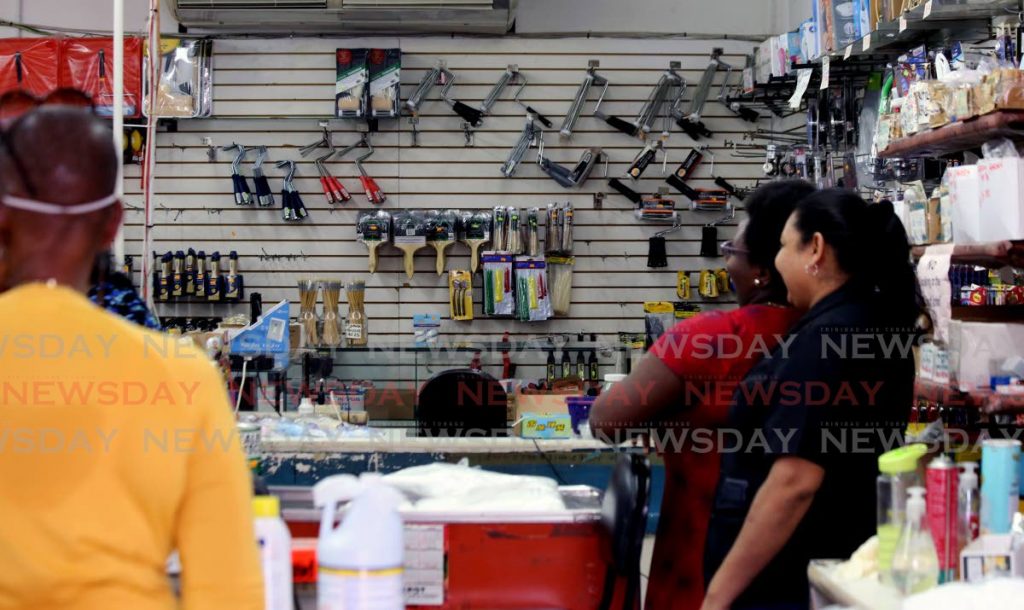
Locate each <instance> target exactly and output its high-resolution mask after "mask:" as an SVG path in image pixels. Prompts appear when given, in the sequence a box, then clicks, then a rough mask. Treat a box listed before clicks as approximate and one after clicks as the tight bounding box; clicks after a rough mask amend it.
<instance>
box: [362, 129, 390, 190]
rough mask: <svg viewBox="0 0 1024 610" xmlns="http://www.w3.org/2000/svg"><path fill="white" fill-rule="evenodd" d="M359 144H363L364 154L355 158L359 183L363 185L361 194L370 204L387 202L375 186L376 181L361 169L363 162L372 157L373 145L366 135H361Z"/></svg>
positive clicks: (378, 187)
mask: <svg viewBox="0 0 1024 610" xmlns="http://www.w3.org/2000/svg"><path fill="white" fill-rule="evenodd" d="M360 144H365V145H366V148H368V149H369V150H367V151H366V154H364V155H361V156H359V157H356V161H355V163H356V168H357V169H358V170H359V181H360V182H362V183H363V192H364V193H366V199H367V201H369V202H370V203H384V202H385V201H387V199H388V198H387V195H385V194H384V191H383V190H381V188H380V186H378V185H377V181H376V180H374V179H373V178H371V177H370V175H369V174H368V173H366V169H365V168H363V161H366V160H367V159H369V158H370V157H372V156H373V144H371V143H370V138H369V136H367V134H363V140H362V142H360Z"/></svg>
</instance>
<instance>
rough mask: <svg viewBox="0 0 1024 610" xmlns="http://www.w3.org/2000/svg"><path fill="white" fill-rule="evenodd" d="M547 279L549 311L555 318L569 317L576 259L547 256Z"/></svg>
mask: <svg viewBox="0 0 1024 610" xmlns="http://www.w3.org/2000/svg"><path fill="white" fill-rule="evenodd" d="M547 263H548V279H549V280H550V281H551V286H550V288H551V311H552V312H553V313H554V315H556V316H567V315H569V307H570V306H571V305H572V270H573V267H574V266H575V265H576V259H575V258H574V257H572V256H549V257H548V258H547Z"/></svg>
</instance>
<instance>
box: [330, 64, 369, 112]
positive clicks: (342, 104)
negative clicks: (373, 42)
mask: <svg viewBox="0 0 1024 610" xmlns="http://www.w3.org/2000/svg"><path fill="white" fill-rule="evenodd" d="M367 55H368V53H367V50H366V49H338V50H337V52H336V53H335V58H336V64H337V71H336V75H337V79H336V82H335V88H334V101H335V104H334V107H335V116H337V117H338V118H341V119H359V118H363V117H365V116H366V103H367V102H366V98H367V96H366V86H367V84H368V83H369V80H370V71H369V67H368V66H367Z"/></svg>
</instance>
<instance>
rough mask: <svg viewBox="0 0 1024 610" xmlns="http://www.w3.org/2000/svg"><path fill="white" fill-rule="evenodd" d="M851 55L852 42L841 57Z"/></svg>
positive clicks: (845, 57)
mask: <svg viewBox="0 0 1024 610" xmlns="http://www.w3.org/2000/svg"><path fill="white" fill-rule="evenodd" d="M851 55H853V45H852V44H851V45H850V46H848V47H846V52H845V53H843V59H850V56H851Z"/></svg>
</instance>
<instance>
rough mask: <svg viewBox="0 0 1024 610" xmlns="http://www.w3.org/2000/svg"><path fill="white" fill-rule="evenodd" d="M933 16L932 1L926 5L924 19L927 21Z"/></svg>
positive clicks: (929, 0)
mask: <svg viewBox="0 0 1024 610" xmlns="http://www.w3.org/2000/svg"><path fill="white" fill-rule="evenodd" d="M931 16H932V0H928V2H925V3H924V18H925V19H927V18H929V17H931Z"/></svg>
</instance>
